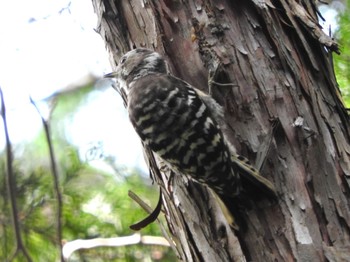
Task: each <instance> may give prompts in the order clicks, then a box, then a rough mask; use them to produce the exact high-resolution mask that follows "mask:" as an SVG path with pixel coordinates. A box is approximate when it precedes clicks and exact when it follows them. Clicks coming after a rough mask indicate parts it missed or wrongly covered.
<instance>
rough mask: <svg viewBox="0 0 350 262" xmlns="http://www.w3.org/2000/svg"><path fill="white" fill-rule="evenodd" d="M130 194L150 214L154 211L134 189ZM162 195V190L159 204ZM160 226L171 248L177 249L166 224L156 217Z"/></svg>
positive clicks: (159, 201)
mask: <svg viewBox="0 0 350 262" xmlns="http://www.w3.org/2000/svg"><path fill="white" fill-rule="evenodd" d="M128 195H129V197H130V198H131V199H133V200H134V201H135V202H136V203H137V204H139V205H140V206H141V207H142V208H143V209H144V210H145V211H146V212H147V213H148V214H151V213H152V212H153V210H152V208H151V207H150V206H149V205H147V203H145V202H144V201H143V200H142V199H141V198H140V197H139V196H138V195H136V194H135V193H134V192H133V191H131V190H129V192H128ZM161 197H162V192H161V191H160V195H159V200H158V205H159V204H161V203H162V202H161ZM156 220H157V222H158V224H159V227H160V231H161V232H162V234H163V236H164V237H165V239H166V240H167V241H168V243H169V245H170V246H171V248H172V249H173V250H175V248H176V247H175V245H174V242H173V241H172V239H171V237H170V236H169V234H168V232H167V231H166V229H165V227H164V225H163V224H162V222H161V221H160V220H159V218H158V217H157V218H156Z"/></svg>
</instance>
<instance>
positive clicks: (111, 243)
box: [63, 233, 170, 259]
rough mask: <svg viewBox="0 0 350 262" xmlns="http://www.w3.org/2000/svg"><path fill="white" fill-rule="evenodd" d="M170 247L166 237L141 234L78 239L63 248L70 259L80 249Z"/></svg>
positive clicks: (66, 256)
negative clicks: (135, 246) (128, 246)
mask: <svg viewBox="0 0 350 262" xmlns="http://www.w3.org/2000/svg"><path fill="white" fill-rule="evenodd" d="M139 243H142V244H145V245H159V246H166V247H168V246H170V245H169V243H168V241H167V240H166V239H165V238H164V237H155V236H141V235H140V234H139V233H136V234H133V235H131V236H125V237H111V238H94V239H76V240H73V241H70V242H67V243H65V244H64V246H63V254H64V257H65V259H68V258H69V257H70V256H71V255H72V253H73V252H74V251H76V250H79V249H89V248H95V247H103V246H104V247H120V246H127V245H135V244H139Z"/></svg>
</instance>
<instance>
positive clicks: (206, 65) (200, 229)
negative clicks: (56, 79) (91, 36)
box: [93, 0, 350, 261]
mask: <svg viewBox="0 0 350 262" xmlns="http://www.w3.org/2000/svg"><path fill="white" fill-rule="evenodd" d="M93 4H94V8H95V12H96V13H97V15H98V17H99V24H98V28H97V31H98V32H99V33H100V34H101V36H102V37H103V39H104V40H105V42H106V47H107V49H108V51H109V53H110V57H111V63H112V65H113V66H115V65H116V63H117V61H118V60H119V58H120V56H121V55H122V54H123V53H124V52H126V51H128V50H130V49H132V48H134V47H147V48H151V49H155V50H157V51H158V52H160V53H162V54H164V56H165V57H166V58H167V60H168V62H169V63H170V65H171V68H172V72H173V74H174V75H176V76H178V77H180V78H182V79H184V80H186V81H187V82H189V83H190V84H192V85H193V86H195V87H197V88H199V89H202V90H203V91H205V92H209V89H208V75H209V74H212V75H213V76H214V80H215V81H216V82H220V83H233V84H234V85H233V86H225V87H224V86H217V85H213V86H212V88H211V90H210V93H211V94H212V95H213V97H214V98H215V99H216V100H217V101H218V102H219V103H220V104H222V105H223V106H224V107H225V113H226V119H227V123H228V125H229V127H230V130H228V132H229V133H230V137H231V142H232V143H233V144H234V145H235V146H236V147H237V149H238V152H239V153H240V154H242V155H244V156H246V157H248V158H249V159H250V160H251V161H252V162H253V163H256V166H258V167H262V168H261V172H262V174H263V175H264V176H265V177H267V178H268V179H270V180H271V181H273V182H274V183H275V185H276V188H277V190H278V194H279V197H278V198H279V200H278V203H271V202H269V201H267V200H265V199H263V198H262V200H260V201H255V202H253V203H251V206H250V207H249V208H246V210H244V212H243V214H242V219H243V220H245V221H246V224H247V228H246V229H245V230H240V231H239V232H234V231H232V230H231V229H230V227H229V226H228V225H227V222H226V220H225V218H224V217H223V216H222V213H221V210H220V209H219V208H218V206H217V203H216V201H215V200H214V198H213V197H212V195H211V194H210V192H209V191H208V190H207V189H206V188H205V187H203V186H200V185H198V184H196V183H193V182H191V181H188V180H187V179H186V178H185V177H183V176H182V177H180V176H176V175H175V176H173V177H172V176H169V175H168V173H167V172H162V174H161V175H159V176H155V180H156V181H157V183H158V184H159V185H160V186H161V187H162V188H163V191H164V197H163V202H164V206H165V214H166V219H167V221H168V225H169V229H170V232H171V233H172V237H173V240H174V242H175V244H176V245H175V246H176V248H175V251H176V252H177V255H178V257H179V259H181V260H184V261H245V260H247V261H295V260H297V261H347V254H350V248H349V247H350V209H349V193H350V190H349V182H350V165H349V153H350V147H349V118H348V115H347V112H346V111H345V110H344V107H343V105H342V103H341V101H340V97H339V91H338V89H337V84H336V81H335V77H334V72H333V69H332V66H331V62H330V58H329V57H330V53H331V51H338V50H337V45H336V43H335V42H334V41H333V40H332V39H330V38H329V37H328V36H327V35H325V34H323V32H322V31H321V28H320V27H319V25H318V23H317V17H316V13H315V6H314V3H313V1H306V0H301V1H293V0H275V1H269V0H265V1H264V0H259V1H258V0H251V1H248V0H241V1H238V0H236V1H233V0H221V1H214V0H207V1H200V0H194V1H193V0H188V1H169V0H161V1H139V0H135V1H132V0H129V1H113V0H93ZM276 123H278V124H277V127H276V128H275V129H274V131H273V126H274V125H276ZM150 162H151V168H152V169H153V170H155V169H156V168H157V167H156V165H155V163H154V162H152V158H151V159H150ZM154 173H156V172H154ZM169 177H171V179H170V180H169Z"/></svg>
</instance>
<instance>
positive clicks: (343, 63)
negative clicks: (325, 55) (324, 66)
mask: <svg viewBox="0 0 350 262" xmlns="http://www.w3.org/2000/svg"><path fill="white" fill-rule="evenodd" d="M338 23H339V24H338V25H339V29H338V30H337V31H336V32H335V39H336V40H337V41H338V42H339V44H340V49H341V55H333V61H334V69H335V74H336V76H337V81H338V84H339V87H340V90H341V92H342V95H343V98H344V101H345V105H346V106H347V107H348V108H349V107H350V0H346V8H345V10H343V11H342V12H341V13H340V14H339V19H338Z"/></svg>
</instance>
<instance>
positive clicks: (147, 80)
mask: <svg viewBox="0 0 350 262" xmlns="http://www.w3.org/2000/svg"><path fill="white" fill-rule="evenodd" d="M105 77H108V78H117V79H118V81H119V84H120V86H121V88H122V89H123V90H124V91H125V93H126V96H127V109H128V113H129V118H130V120H131V123H132V125H133V126H134V128H135V130H136V132H137V134H138V135H139V136H140V138H141V140H142V141H143V142H144V144H145V145H147V146H148V147H149V148H150V149H151V150H152V151H153V152H154V153H155V154H157V155H158V156H159V157H160V158H161V159H163V160H164V162H165V163H166V164H167V165H168V166H169V168H170V169H172V170H173V171H175V172H176V173H181V174H183V175H187V176H189V177H191V178H192V179H194V180H195V181H197V182H199V183H203V184H205V185H207V186H209V187H210V188H211V189H213V190H214V191H215V192H216V193H217V194H218V195H220V196H226V197H230V198H235V197H237V196H238V195H239V194H240V193H241V192H242V190H244V188H243V187H242V184H243V185H245V184H246V182H248V184H249V183H253V184H254V185H255V186H256V187H258V188H260V189H262V190H263V191H266V192H268V193H270V194H273V195H274V194H275V192H276V191H275V188H274V185H273V184H272V183H271V182H270V181H269V180H267V179H266V178H264V177H262V176H261V175H260V174H259V171H258V170H256V169H255V168H254V167H253V166H251V165H250V163H249V162H248V161H247V160H246V159H245V158H244V157H242V156H239V155H237V153H236V150H235V148H234V147H233V145H231V144H230V143H229V142H228V140H227V138H226V137H225V134H224V133H223V128H224V125H225V122H224V111H223V108H222V107H221V106H220V105H219V104H218V103H217V102H216V101H215V100H214V99H213V98H212V97H211V96H209V95H207V94H205V93H204V92H202V91H200V90H199V89H196V88H195V87H193V86H191V85H190V84H189V83H187V82H185V81H183V80H181V79H179V78H177V77H175V76H173V75H171V74H170V72H169V70H168V66H167V63H166V61H165V59H164V58H163V57H162V56H161V55H160V54H159V53H157V52H154V51H152V50H148V49H143V48H137V49H134V50H132V51H129V52H128V53H126V54H125V55H123V57H122V58H121V60H120V63H119V65H118V67H117V69H116V71H115V72H113V73H110V74H107V75H105ZM242 179H244V180H246V181H244V183H242V181H241V180H242Z"/></svg>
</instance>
